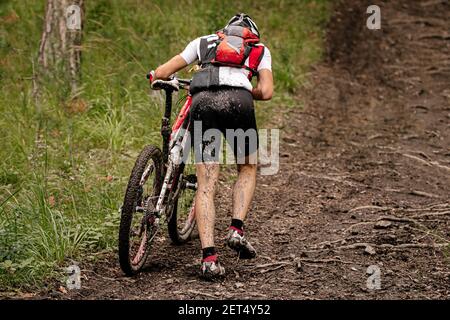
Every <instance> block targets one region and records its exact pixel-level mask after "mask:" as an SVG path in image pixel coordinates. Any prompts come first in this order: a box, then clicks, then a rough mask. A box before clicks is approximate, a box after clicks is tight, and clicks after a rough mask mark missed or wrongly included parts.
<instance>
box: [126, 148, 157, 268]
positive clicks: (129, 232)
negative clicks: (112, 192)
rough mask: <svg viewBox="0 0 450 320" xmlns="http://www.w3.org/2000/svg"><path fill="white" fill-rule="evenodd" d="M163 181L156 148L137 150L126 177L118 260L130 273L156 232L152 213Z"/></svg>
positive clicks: (140, 263) (142, 261)
mask: <svg viewBox="0 0 450 320" xmlns="http://www.w3.org/2000/svg"><path fill="white" fill-rule="evenodd" d="M161 185H162V156H161V151H160V149H159V148H157V147H154V146H146V147H145V148H144V149H143V150H142V152H141V153H140V154H139V156H138V158H137V160H136V163H135V165H134V168H133V171H132V172H131V176H130V179H129V181H128V186H127V190H126V193H125V198H124V201H123V206H122V210H121V219H120V227H119V262H120V267H121V268H122V271H123V272H124V273H125V274H126V275H128V276H131V275H133V274H136V273H137V272H139V271H140V269H141V268H142V267H143V266H144V264H145V261H146V260H147V256H148V254H149V249H150V244H151V241H152V240H153V237H154V236H155V234H156V232H157V224H156V223H155V218H156V217H155V215H154V214H153V212H154V209H155V206H156V202H157V200H158V196H159V193H160V191H161Z"/></svg>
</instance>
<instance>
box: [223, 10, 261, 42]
mask: <svg viewBox="0 0 450 320" xmlns="http://www.w3.org/2000/svg"><path fill="white" fill-rule="evenodd" d="M228 26H242V27H248V28H249V29H250V30H251V31H252V32H253V33H254V34H256V35H257V36H258V37H259V36H260V35H259V30H258V26H257V25H256V23H255V22H254V21H253V20H252V18H250V16H249V15H247V14H245V13H238V14H236V15H235V16H234V17H233V18H231V19H230V21H228V23H227V26H226V27H225V28H227V27H228Z"/></svg>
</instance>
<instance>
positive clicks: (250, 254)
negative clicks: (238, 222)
mask: <svg viewBox="0 0 450 320" xmlns="http://www.w3.org/2000/svg"><path fill="white" fill-rule="evenodd" d="M227 245H228V246H229V247H230V248H231V249H233V250H235V251H236V252H237V253H238V255H239V259H253V258H255V257H256V250H255V248H253V246H252V245H251V244H250V242H248V240H247V239H246V238H245V237H244V232H243V231H242V230H240V229H238V228H235V227H230V231H229V232H228V236H227Z"/></svg>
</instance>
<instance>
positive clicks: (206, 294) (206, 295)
mask: <svg viewBox="0 0 450 320" xmlns="http://www.w3.org/2000/svg"><path fill="white" fill-rule="evenodd" d="M188 292H189V293H192V294H196V295H200V296H205V297H208V298H212V299H217V297H216V296H215V295H212V294H209V293H206V292H201V291H197V290H188Z"/></svg>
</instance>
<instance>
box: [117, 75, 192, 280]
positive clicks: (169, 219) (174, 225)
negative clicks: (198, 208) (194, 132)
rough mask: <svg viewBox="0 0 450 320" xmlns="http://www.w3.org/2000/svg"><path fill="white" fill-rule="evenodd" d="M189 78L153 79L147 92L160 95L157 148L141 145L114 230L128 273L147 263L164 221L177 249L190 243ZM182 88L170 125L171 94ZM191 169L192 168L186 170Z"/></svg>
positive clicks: (130, 273) (136, 270)
mask: <svg viewBox="0 0 450 320" xmlns="http://www.w3.org/2000/svg"><path fill="white" fill-rule="evenodd" d="M189 85H190V80H186V79H178V78H175V77H174V78H172V79H170V80H168V81H163V80H156V81H154V82H153V84H152V89H160V90H163V91H164V93H165V110H164V115H163V118H162V121H161V136H162V148H159V147H157V146H153V145H148V146H146V147H145V148H144V149H143V150H142V151H141V153H140V154H139V156H138V157H137V160H136V162H135V165H134V167H133V170H132V172H131V175H130V179H129V181H128V185H127V189H126V192H125V197H124V201H123V205H122V208H121V219H120V227H119V262H120V267H121V269H122V270H123V272H124V273H125V274H126V275H128V276H131V275H134V274H136V273H138V272H139V271H140V270H141V269H142V268H143V266H144V265H145V262H146V260H147V257H148V255H149V253H150V247H151V245H152V243H153V240H154V239H155V236H156V235H157V234H158V232H159V231H160V230H161V229H162V226H163V225H165V224H164V223H165V222H166V223H167V230H168V233H169V237H170V239H171V240H172V242H173V243H174V244H177V245H180V244H183V243H185V242H187V241H189V240H190V238H191V236H192V231H193V230H194V228H195V226H196V222H195V193H196V190H197V178H196V175H195V174H194V173H193V172H191V173H188V172H187V170H186V159H187V156H188V154H189V152H190V150H191V145H190V141H191V140H190V137H189V130H190V121H189V111H190V108H191V104H192V96H191V95H190V94H189ZM179 89H185V90H187V92H188V94H187V97H186V101H185V103H184V105H183V107H182V108H181V110H180V112H179V114H178V117H177V118H176V120H175V121H174V124H173V126H172V127H170V122H171V121H170V118H171V114H172V96H173V92H174V91H178V90H179ZM191 171H193V170H191Z"/></svg>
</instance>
